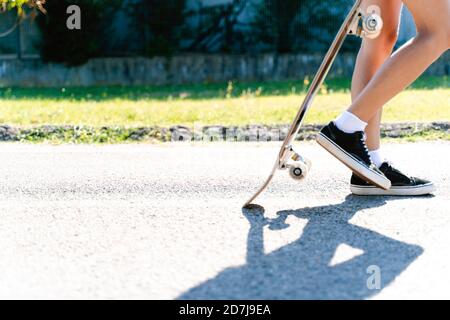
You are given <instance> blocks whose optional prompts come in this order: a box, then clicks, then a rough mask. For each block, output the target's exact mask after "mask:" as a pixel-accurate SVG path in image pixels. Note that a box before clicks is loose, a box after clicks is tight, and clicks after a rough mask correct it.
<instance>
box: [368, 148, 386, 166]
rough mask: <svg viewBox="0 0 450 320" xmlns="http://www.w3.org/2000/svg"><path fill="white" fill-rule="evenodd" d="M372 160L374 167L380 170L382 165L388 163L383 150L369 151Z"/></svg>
mask: <svg viewBox="0 0 450 320" xmlns="http://www.w3.org/2000/svg"><path fill="white" fill-rule="evenodd" d="M369 155H370V158H371V159H372V162H373V164H374V165H376V166H377V167H378V168H379V167H381V165H382V164H383V163H384V162H386V158H385V157H384V154H383V152H382V151H381V149H378V150H373V151H369Z"/></svg>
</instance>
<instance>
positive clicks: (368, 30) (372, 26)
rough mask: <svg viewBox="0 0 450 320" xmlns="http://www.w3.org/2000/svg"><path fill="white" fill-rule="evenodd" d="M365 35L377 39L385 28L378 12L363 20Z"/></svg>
mask: <svg viewBox="0 0 450 320" xmlns="http://www.w3.org/2000/svg"><path fill="white" fill-rule="evenodd" d="M363 29H364V36H365V37H366V38H369V39H375V38H376V37H378V36H379V35H380V33H381V30H382V29H383V20H382V19H381V17H380V16H379V15H378V14H371V15H369V16H368V17H367V18H365V19H364V21H363Z"/></svg>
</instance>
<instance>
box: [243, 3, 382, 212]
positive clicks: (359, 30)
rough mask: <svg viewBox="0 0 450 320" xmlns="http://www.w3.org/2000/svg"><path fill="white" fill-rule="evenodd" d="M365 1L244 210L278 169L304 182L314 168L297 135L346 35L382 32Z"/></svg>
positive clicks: (341, 32) (350, 20) (370, 35)
mask: <svg viewBox="0 0 450 320" xmlns="http://www.w3.org/2000/svg"><path fill="white" fill-rule="evenodd" d="M361 3H362V0H357V1H356V2H355V4H354V5H353V7H352V9H351V10H350V12H349V13H348V15H347V17H346V18H345V20H344V22H343V24H342V26H341V28H340V29H339V32H338V33H337V35H336V37H335V39H334V40H333V42H332V44H331V46H330V48H329V49H328V52H327V53H326V55H325V58H324V59H323V61H322V64H321V65H320V67H319V70H318V71H317V73H316V75H315V76H314V79H313V81H312V82H311V84H310V87H309V89H308V92H307V94H306V97H305V99H304V100H303V103H302V104H301V106H300V109H299V111H298V113H297V115H296V117H295V119H294V121H293V123H292V125H291V127H290V129H289V131H288V134H287V136H286V138H285V140H284V141H283V144H282V145H281V149H280V152H279V154H278V157H277V160H276V162H275V165H274V166H273V168H272V171H271V173H270V175H269V177H268V178H267V179H266V181H265V182H264V184H263V185H262V186H261V187H260V188H259V189H258V190H257V192H256V193H255V194H254V195H253V196H252V197H251V198H250V199H249V200H248V201H247V202H246V203H245V205H244V208H245V207H249V206H250V205H251V204H252V203H253V201H254V200H255V199H256V198H257V197H258V196H259V195H260V194H261V193H262V192H263V191H264V190H266V188H267V187H268V186H269V184H270V182H271V181H272V179H273V177H274V176H275V173H276V172H277V170H283V169H289V173H290V175H291V177H292V178H294V179H297V180H301V179H303V178H304V177H306V175H307V173H308V171H309V170H310V168H311V162H310V161H309V160H307V159H305V158H303V157H302V156H300V154H299V153H297V152H296V151H295V150H294V148H293V146H292V144H293V142H294V141H295V138H296V136H297V134H298V133H299V131H300V128H301V125H302V123H303V120H304V118H305V115H306V113H307V111H308V110H309V108H310V107H311V105H312V103H313V100H314V98H315V96H316V95H317V92H318V91H319V89H320V87H321V86H322V84H323V82H324V80H325V78H326V76H327V74H328V72H329V71H330V69H331V66H332V65H333V62H334V60H335V59H336V57H337V55H338V53H339V51H340V49H341V47H342V45H343V43H344V41H345V39H346V37H347V35H355V36H360V37H368V38H375V37H376V36H378V34H379V33H380V31H381V28H382V20H381V18H380V16H379V15H378V13H379V12H377V10H376V8H373V7H372V8H370V7H369V9H368V10H367V13H368V15H367V16H365V15H364V11H363V10H362V8H361Z"/></svg>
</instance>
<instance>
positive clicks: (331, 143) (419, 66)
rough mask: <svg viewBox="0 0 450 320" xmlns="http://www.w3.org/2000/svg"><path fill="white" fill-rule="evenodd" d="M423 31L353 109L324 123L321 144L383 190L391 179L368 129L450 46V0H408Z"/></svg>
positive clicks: (392, 59)
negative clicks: (376, 157) (377, 161)
mask: <svg viewBox="0 0 450 320" xmlns="http://www.w3.org/2000/svg"><path fill="white" fill-rule="evenodd" d="M404 3H405V4H406V5H407V6H408V8H409V9H410V11H411V13H412V14H413V16H414V20H415V22H416V26H417V31H418V35H417V36H416V37H415V38H414V39H413V40H412V41H410V42H409V43H408V44H406V45H405V46H403V47H402V48H401V49H399V50H398V51H397V52H396V53H395V54H394V55H393V56H391V57H390V58H389V59H387V60H386V62H385V63H384V64H383V66H382V67H381V68H380V69H379V70H378V71H377V72H376V74H375V76H374V77H373V78H372V79H371V80H370V82H369V84H368V85H367V86H366V87H365V88H364V89H363V91H362V93H361V94H360V95H359V96H358V97H356V99H355V101H354V102H353V103H352V105H351V107H350V108H349V109H348V111H346V112H344V113H343V114H342V115H341V116H340V117H338V118H337V119H336V120H335V121H333V122H331V123H330V124H329V125H328V126H326V127H324V128H323V129H322V130H321V132H320V133H319V135H318V136H317V142H318V143H319V144H320V145H321V146H323V147H324V148H325V149H326V150H327V151H328V152H330V153H331V154H332V155H333V156H335V157H336V158H338V159H339V160H340V161H341V162H343V163H344V164H345V165H346V166H348V167H349V168H350V169H351V170H352V171H353V172H354V173H355V174H357V175H358V176H360V177H361V178H363V180H365V181H367V182H370V183H372V184H374V185H376V186H378V187H380V188H382V189H390V187H391V181H390V180H389V179H388V178H386V176H385V175H384V174H383V172H381V171H380V169H379V168H378V167H376V166H375V165H374V164H373V162H372V160H371V158H370V155H369V150H368V148H367V145H366V143H365V134H364V133H363V131H364V130H365V128H366V126H367V122H369V121H370V120H371V119H372V118H373V117H374V116H375V115H376V113H377V112H379V111H380V110H381V108H382V106H383V105H384V104H386V103H387V102H388V101H389V100H390V99H392V98H393V97H394V96H395V95H396V94H398V93H399V92H401V91H402V90H403V89H405V88H406V87H407V86H408V85H410V84H411V83H412V82H413V81H414V80H415V79H416V78H417V77H419V76H420V74H422V73H423V72H424V71H425V69H426V68H427V67H428V66H429V65H430V64H431V63H433V62H434V61H435V60H436V59H437V58H439V56H440V55H442V54H443V53H444V52H445V51H446V50H448V48H449V47H450V0H427V1H423V0H405V1H404Z"/></svg>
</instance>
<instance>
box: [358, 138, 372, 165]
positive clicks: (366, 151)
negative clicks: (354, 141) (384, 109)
mask: <svg viewBox="0 0 450 320" xmlns="http://www.w3.org/2000/svg"><path fill="white" fill-rule="evenodd" d="M359 143H360V146H361V148H362V151H363V154H364V157H365V159H364V160H366V161H367V162H369V163H371V162H372V160H371V159H370V155H369V148H367V145H366V134H365V133H364V132H360V133H359Z"/></svg>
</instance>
